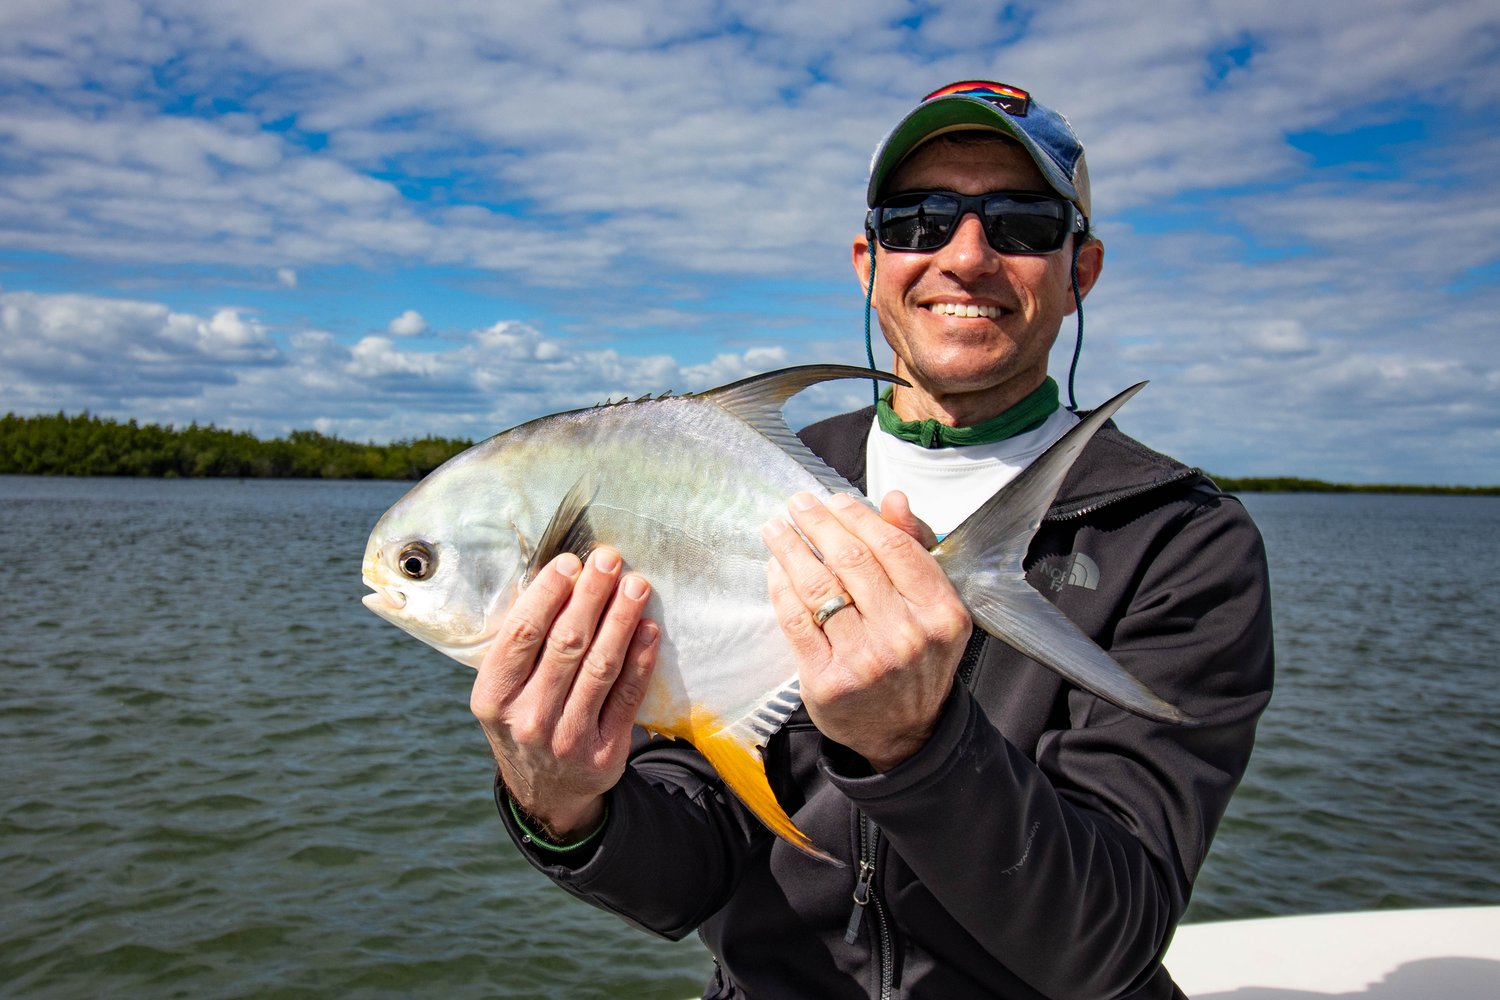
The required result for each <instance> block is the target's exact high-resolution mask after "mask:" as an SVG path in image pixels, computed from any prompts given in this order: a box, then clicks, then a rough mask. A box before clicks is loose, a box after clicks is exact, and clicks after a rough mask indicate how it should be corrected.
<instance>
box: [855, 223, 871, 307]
mask: <svg viewBox="0 0 1500 1000" xmlns="http://www.w3.org/2000/svg"><path fill="white" fill-rule="evenodd" d="M850 260H851V261H852V262H853V264H854V273H855V274H856V275H858V276H859V294H860V295H868V294H869V292H870V231H869V229H868V228H867V229H866V230H865V232H864V234H863V235H860V236H856V237H854V247H853V248H852V250H851V251H850Z"/></svg>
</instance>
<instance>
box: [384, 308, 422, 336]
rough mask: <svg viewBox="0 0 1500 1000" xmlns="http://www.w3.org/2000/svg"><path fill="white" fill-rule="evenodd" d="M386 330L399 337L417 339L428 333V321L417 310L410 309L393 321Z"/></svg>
mask: <svg viewBox="0 0 1500 1000" xmlns="http://www.w3.org/2000/svg"><path fill="white" fill-rule="evenodd" d="M386 329H387V330H389V331H390V332H391V333H393V334H395V335H396V336H398V337H415V336H417V335H418V334H420V333H425V332H426V330H427V321H426V320H425V319H423V318H422V314H421V313H419V312H417V311H416V310H415V309H408V310H406V311H405V312H403V313H402V314H401V315H400V316H397V317H396V318H395V319H393V320H391V322H390V325H388V326H387V327H386Z"/></svg>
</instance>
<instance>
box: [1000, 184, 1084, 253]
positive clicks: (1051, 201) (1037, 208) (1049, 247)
mask: <svg viewBox="0 0 1500 1000" xmlns="http://www.w3.org/2000/svg"><path fill="white" fill-rule="evenodd" d="M1071 223H1072V213H1071V212H1070V211H1069V206H1068V203H1067V202H1064V201H1058V200H1057V199H1056V198H1036V199H1031V198H1026V197H1024V196H1019V197H1018V196H1016V195H1004V196H998V197H992V198H990V199H988V200H987V201H986V202H985V205H984V231H985V234H986V235H987V236H988V237H989V241H990V246H992V247H994V248H995V249H996V250H999V251H1000V252H1001V253H1051V252H1052V251H1054V250H1058V249H1060V248H1061V247H1062V245H1063V243H1064V242H1065V241H1066V240H1067V238H1068V230H1069V229H1070V228H1071Z"/></svg>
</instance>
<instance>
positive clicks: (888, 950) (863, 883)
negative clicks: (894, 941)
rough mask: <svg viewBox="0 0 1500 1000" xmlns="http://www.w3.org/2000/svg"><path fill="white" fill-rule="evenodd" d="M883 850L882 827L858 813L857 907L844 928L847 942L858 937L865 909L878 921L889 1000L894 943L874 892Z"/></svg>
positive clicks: (884, 999)
mask: <svg viewBox="0 0 1500 1000" xmlns="http://www.w3.org/2000/svg"><path fill="white" fill-rule="evenodd" d="M879 850H880V827H878V826H876V825H875V824H874V823H871V822H870V818H869V817H868V816H866V815H865V814H864V813H863V812H861V813H859V869H858V871H857V872H856V874H855V877H854V909H853V910H852V911H851V912H850V913H849V926H848V927H847V928H845V930H844V943H845V944H854V943H855V942H856V941H858V940H859V929H860V926H861V925H862V924H863V923H864V920H865V911H866V909H870V910H871V917H872V919H873V920H874V921H875V933H874V935H873V937H874V940H875V958H876V961H877V962H878V964H879V966H880V1000H890V998H891V997H892V996H893V995H894V994H895V989H896V961H895V955H894V949H892V947H891V927H890V922H889V921H888V920H887V919H886V916H885V904H883V903H882V902H881V901H880V896H879V895H878V894H877V893H876V892H875V855H876V854H877V853H878V852H879Z"/></svg>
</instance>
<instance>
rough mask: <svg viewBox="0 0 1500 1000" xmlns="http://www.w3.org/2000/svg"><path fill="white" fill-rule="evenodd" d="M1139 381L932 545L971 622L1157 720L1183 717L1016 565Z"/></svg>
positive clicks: (1070, 678) (1082, 684) (1069, 677)
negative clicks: (1079, 462) (1066, 480)
mask: <svg viewBox="0 0 1500 1000" xmlns="http://www.w3.org/2000/svg"><path fill="white" fill-rule="evenodd" d="M1145 384H1146V383H1144V382H1140V383H1137V384H1136V385H1133V386H1131V387H1130V388H1129V389H1126V390H1125V391H1124V392H1122V393H1120V394H1119V395H1117V396H1115V397H1114V398H1113V399H1111V400H1109V401H1108V402H1107V403H1105V404H1103V405H1102V406H1100V407H1099V408H1098V409H1096V410H1094V411H1093V412H1091V413H1090V414H1089V415H1088V416H1086V417H1084V418H1083V419H1082V420H1081V421H1079V422H1078V424H1077V425H1075V426H1074V427H1073V428H1072V429H1070V430H1069V431H1068V433H1066V434H1064V435H1063V436H1062V437H1061V438H1060V439H1059V440H1058V441H1057V443H1055V444H1054V445H1052V447H1050V448H1048V449H1047V450H1046V451H1045V452H1043V453H1042V455H1041V457H1040V458H1038V459H1037V460H1036V461H1035V462H1032V463H1031V464H1030V465H1029V466H1027V467H1026V468H1025V469H1024V470H1023V471H1022V472H1021V474H1020V475H1018V476H1017V477H1016V478H1015V479H1013V480H1011V481H1010V482H1009V483H1007V484H1006V485H1005V486H1004V487H1002V488H1001V489H1000V490H999V491H998V492H996V493H995V495H994V496H992V497H990V499H988V500H986V501H985V502H984V505H983V506H982V507H980V508H979V509H978V510H977V511H975V512H974V513H973V514H971V515H969V517H968V518H966V519H965V520H964V523H963V524H961V525H959V526H958V527H957V528H956V529H955V530H954V531H953V532H951V533H950V534H949V535H948V536H947V537H946V538H944V539H943V540H942V541H941V542H939V543H938V544H937V545H936V546H935V547H934V548H933V550H932V553H933V555H934V556H936V557H937V559H938V561H939V562H940V563H941V564H942V566H943V569H944V570H945V571H946V572H947V574H948V577H949V578H950V579H951V580H953V582H954V585H955V586H957V587H958V590H959V593H960V594H961V595H962V596H963V599H964V603H965V604H966V605H968V608H969V612H970V613H971V614H972V615H973V616H974V620H975V621H976V622H978V623H979V625H980V626H981V627H982V628H983V629H984V630H985V631H986V632H989V633H990V634H991V635H993V636H995V637H996V638H998V639H1001V640H1003V641H1004V642H1006V643H1008V644H1009V645H1011V646H1013V647H1014V648H1016V649H1018V650H1020V651H1021V652H1022V653H1024V654H1026V655H1027V656H1029V657H1031V658H1032V659H1034V660H1036V661H1037V662H1039V663H1041V664H1043V665H1044V666H1046V667H1048V668H1049V669H1051V670H1053V671H1055V672H1057V673H1058V674H1060V675H1062V676H1063V677H1064V678H1065V679H1067V681H1068V682H1069V683H1071V684H1074V685H1076V686H1077V687H1080V688H1083V689H1085V690H1087V691H1091V692H1093V693H1094V694H1096V695H1098V696H1099V697H1101V698H1103V699H1104V700H1106V701H1109V702H1112V703H1113V704H1115V705H1118V706H1119V707H1121V708H1123V709H1125V710H1127V711H1129V712H1134V713H1135V714H1137V715H1142V716H1146V717H1148V718H1152V719H1158V720H1161V721H1163V722H1177V723H1180V722H1184V721H1187V719H1186V717H1185V716H1184V715H1183V713H1182V712H1181V711H1179V710H1178V709H1177V708H1175V707H1173V706H1172V705H1169V704H1168V703H1167V702H1165V701H1163V700H1162V699H1161V698H1159V697H1157V695H1156V694H1155V693H1154V692H1153V691H1151V689H1150V688H1148V687H1146V685H1144V684H1142V683H1141V682H1140V681H1139V680H1137V679H1136V678H1135V677H1134V676H1132V675H1131V674H1130V673H1128V672H1127V671H1126V670H1125V668H1124V667H1122V666H1120V665H1119V664H1118V663H1116V662H1115V661H1114V659H1113V658H1112V657H1111V656H1110V655H1109V654H1108V653H1106V652H1105V651H1104V650H1102V649H1100V648H1099V646H1098V645H1097V644H1095V642H1094V641H1093V640H1092V639H1090V638H1089V637H1088V636H1086V635H1084V634H1083V632H1082V631H1080V630H1079V628H1078V626H1077V625H1075V624H1073V622H1072V621H1070V620H1069V619H1068V618H1067V617H1066V616H1065V615H1064V614H1063V613H1062V612H1061V611H1059V610H1057V608H1056V607H1055V606H1054V605H1053V604H1052V602H1051V601H1049V600H1047V599H1046V598H1045V597H1043V596H1042V595H1041V594H1039V593H1038V592H1037V591H1036V590H1035V589H1033V588H1032V586H1031V585H1030V584H1028V583H1027V582H1026V574H1025V570H1024V568H1023V566H1022V562H1023V560H1024V559H1025V558H1026V550H1027V549H1028V548H1029V547H1030V545H1031V537H1032V536H1033V535H1035V534H1036V529H1037V527H1038V526H1039V525H1040V524H1041V523H1042V515H1044V514H1045V513H1046V512H1047V508H1048V507H1049V506H1050V505H1051V503H1052V500H1053V498H1054V497H1056V496H1057V490H1058V487H1060V486H1061V485H1062V481H1063V477H1064V476H1066V475H1067V473H1068V470H1069V469H1070V468H1072V466H1073V461H1074V459H1076V458H1077V457H1078V455H1079V453H1080V452H1081V451H1083V446H1084V445H1086V444H1088V442H1089V439H1090V438H1092V437H1093V436H1094V433H1095V432H1096V431H1097V430H1099V428H1100V427H1103V426H1104V424H1105V422H1106V421H1108V420H1109V418H1110V417H1111V416H1113V415H1114V412H1115V411H1116V410H1118V409H1119V408H1120V407H1121V406H1122V405H1124V403H1125V401H1126V400H1128V399H1129V398H1130V397H1131V396H1134V395H1135V394H1136V393H1137V392H1139V391H1140V389H1141V387H1142V386H1144V385H1145Z"/></svg>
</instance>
